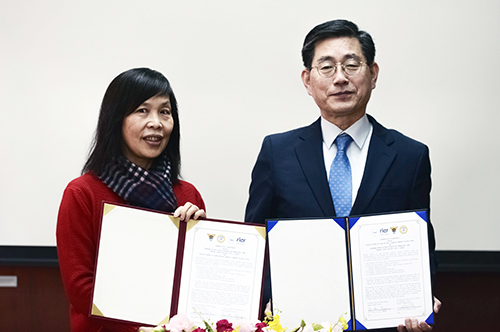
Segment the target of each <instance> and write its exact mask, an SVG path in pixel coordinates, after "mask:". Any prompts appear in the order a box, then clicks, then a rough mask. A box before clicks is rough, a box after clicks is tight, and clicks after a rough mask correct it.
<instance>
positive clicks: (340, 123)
mask: <svg viewBox="0 0 500 332" xmlns="http://www.w3.org/2000/svg"><path fill="white" fill-rule="evenodd" d="M321 116H322V117H323V118H324V119H325V120H326V121H328V122H331V123H333V124H334V125H336V126H337V127H339V128H340V129H341V130H342V131H344V130H346V129H347V128H349V127H350V126H352V125H353V124H355V123H356V122H357V121H358V120H359V119H361V118H362V117H363V116H364V113H363V114H361V115H359V114H356V115H351V114H350V115H347V116H324V114H321Z"/></svg>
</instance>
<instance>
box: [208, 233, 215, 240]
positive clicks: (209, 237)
mask: <svg viewBox="0 0 500 332" xmlns="http://www.w3.org/2000/svg"><path fill="white" fill-rule="evenodd" d="M207 235H208V239H209V240H210V241H212V240H213V239H214V237H215V234H207Z"/></svg>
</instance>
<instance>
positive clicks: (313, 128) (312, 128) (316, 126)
mask: <svg viewBox="0 0 500 332" xmlns="http://www.w3.org/2000/svg"><path fill="white" fill-rule="evenodd" d="M315 134H321V127H320V122H319V119H318V120H316V121H314V122H313V123H312V124H310V125H308V126H304V127H299V128H295V129H292V130H288V131H285V132H281V133H275V134H270V135H267V136H266V137H265V139H264V140H271V141H273V143H285V144H288V143H290V142H291V141H292V140H294V139H297V138H302V139H307V138H308V137H310V136H312V135H315Z"/></svg>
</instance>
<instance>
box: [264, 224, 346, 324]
mask: <svg viewBox="0 0 500 332" xmlns="http://www.w3.org/2000/svg"><path fill="white" fill-rule="evenodd" d="M268 236H269V239H268V241H269V255H270V264H271V265H270V267H271V284H272V292H273V303H274V307H275V308H277V309H279V310H280V311H281V313H280V322H281V324H282V326H284V327H287V330H288V331H291V330H293V329H294V328H296V327H298V326H300V323H301V320H302V319H303V320H304V321H306V322H309V323H322V322H325V321H329V322H331V323H335V322H337V320H338V318H339V316H344V318H345V319H346V320H347V321H349V320H350V309H349V308H350V304H349V278H348V271H347V265H348V264H347V255H346V242H345V231H344V229H343V228H342V227H340V226H339V225H338V224H337V223H336V222H335V221H334V220H333V219H311V220H280V221H278V223H277V224H276V225H275V226H274V227H273V228H272V229H271V230H270V231H269V234H268Z"/></svg>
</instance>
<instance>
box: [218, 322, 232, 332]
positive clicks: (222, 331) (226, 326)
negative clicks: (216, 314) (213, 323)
mask: <svg viewBox="0 0 500 332" xmlns="http://www.w3.org/2000/svg"><path fill="white" fill-rule="evenodd" d="M232 330H233V324H232V323H229V322H228V321H227V319H221V320H220V321H218V322H217V332H226V331H229V332H231V331H232Z"/></svg>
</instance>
